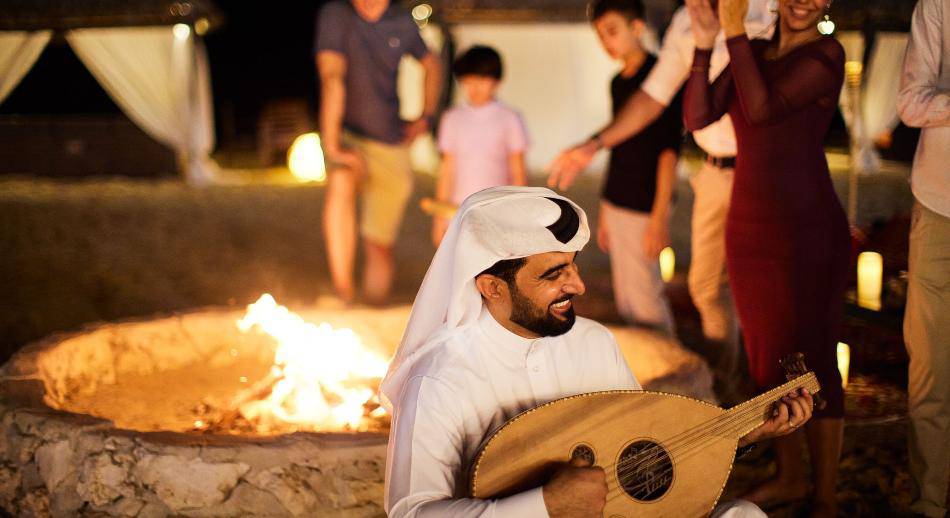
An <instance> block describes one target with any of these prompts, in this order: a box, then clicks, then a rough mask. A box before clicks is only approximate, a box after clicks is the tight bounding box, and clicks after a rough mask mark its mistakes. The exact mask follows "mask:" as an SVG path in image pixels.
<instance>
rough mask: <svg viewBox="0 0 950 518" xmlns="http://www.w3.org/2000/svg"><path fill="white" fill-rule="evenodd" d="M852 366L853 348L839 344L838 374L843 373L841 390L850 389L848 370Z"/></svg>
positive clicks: (842, 343)
mask: <svg viewBox="0 0 950 518" xmlns="http://www.w3.org/2000/svg"><path fill="white" fill-rule="evenodd" d="M850 366H851V347H849V346H848V344H846V343H844V342H838V372H840V373H841V388H848V370H849V369H850Z"/></svg>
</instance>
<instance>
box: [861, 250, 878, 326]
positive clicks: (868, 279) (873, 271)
mask: <svg viewBox="0 0 950 518" xmlns="http://www.w3.org/2000/svg"><path fill="white" fill-rule="evenodd" d="M883 274H884V258H883V257H882V256H881V254H879V253H877V252H861V254H859V255H858V305H859V306H861V307H862V308H867V309H873V310H874V311H878V310H880V309H881V280H882V277H883Z"/></svg>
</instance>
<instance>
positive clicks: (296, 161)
mask: <svg viewBox="0 0 950 518" xmlns="http://www.w3.org/2000/svg"><path fill="white" fill-rule="evenodd" d="M287 167H288V168H289V169H290V173H291V174H292V175H294V178H296V179H297V180H300V181H301V182H323V181H326V179H327V169H326V165H325V164H324V162H323V149H321V148H320V136H319V135H317V134H316V133H304V134H303V135H300V136H299V137H297V138H296V139H295V140H294V143H293V145H291V146H290V151H288V152H287Z"/></svg>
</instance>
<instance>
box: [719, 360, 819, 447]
mask: <svg viewBox="0 0 950 518" xmlns="http://www.w3.org/2000/svg"><path fill="white" fill-rule="evenodd" d="M799 388H804V389H807V390H808V391H809V392H810V393H812V394H815V393H816V392H818V391H819V390H821V386H820V385H819V384H818V380H817V379H816V378H815V373H813V372H808V373H806V374H804V375H802V376H799V377H797V378H795V379H793V380H791V381H789V382H788V383H785V384H784V385H779V386H778V387H775V388H774V389H772V390H770V391H768V392H765V393H763V394H759V395H758V396H756V397H754V398H752V399H750V400H748V401H746V402H745V403H742V404H739V405H736V406H734V407H732V408H730V409H729V410H726V412H725V413H724V414H723V420H724V421H725V423H723V424H725V425H726V426H724V427H723V428H725V429H727V430H729V435H731V434H732V432H733V431H734V432H735V433H736V437H743V436H744V435H745V434H747V433H749V432H751V431H752V430H754V429H756V428H758V427H759V425H761V424H762V423H764V422H765V421H766V420H768V418H769V416H770V413H771V411H772V404H773V403H775V402H776V401H778V400H780V399H782V397H783V396H785V395H786V394H788V393H789V392H793V391H795V390H798V389H799Z"/></svg>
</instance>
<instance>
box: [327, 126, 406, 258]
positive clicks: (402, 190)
mask: <svg viewBox="0 0 950 518" xmlns="http://www.w3.org/2000/svg"><path fill="white" fill-rule="evenodd" d="M342 142H343V145H344V146H346V147H347V148H349V149H351V150H353V151H354V152H356V153H357V154H358V155H360V156H361V157H362V158H363V160H364V161H365V162H366V175H365V176H364V177H363V178H361V179H360V187H359V190H360V198H361V201H360V235H362V236H363V237H364V238H366V239H368V240H370V241H373V242H374V243H377V244H380V245H384V246H390V245H392V244H393V243H395V242H396V236H397V235H398V234H399V226H400V225H401V224H402V217H403V213H404V212H405V210H406V204H407V203H408V202H409V197H410V196H411V195H412V184H413V175H412V168H411V166H410V162H409V147H408V146H404V145H399V144H396V145H393V144H386V143H383V142H379V141H378V140H373V139H370V138H366V137H360V136H357V135H354V134H352V133H349V132H344V134H343V138H342ZM335 167H339V166H338V165H334V164H327V170H328V171H331V172H332V171H333V169H334V168H335Z"/></svg>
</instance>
